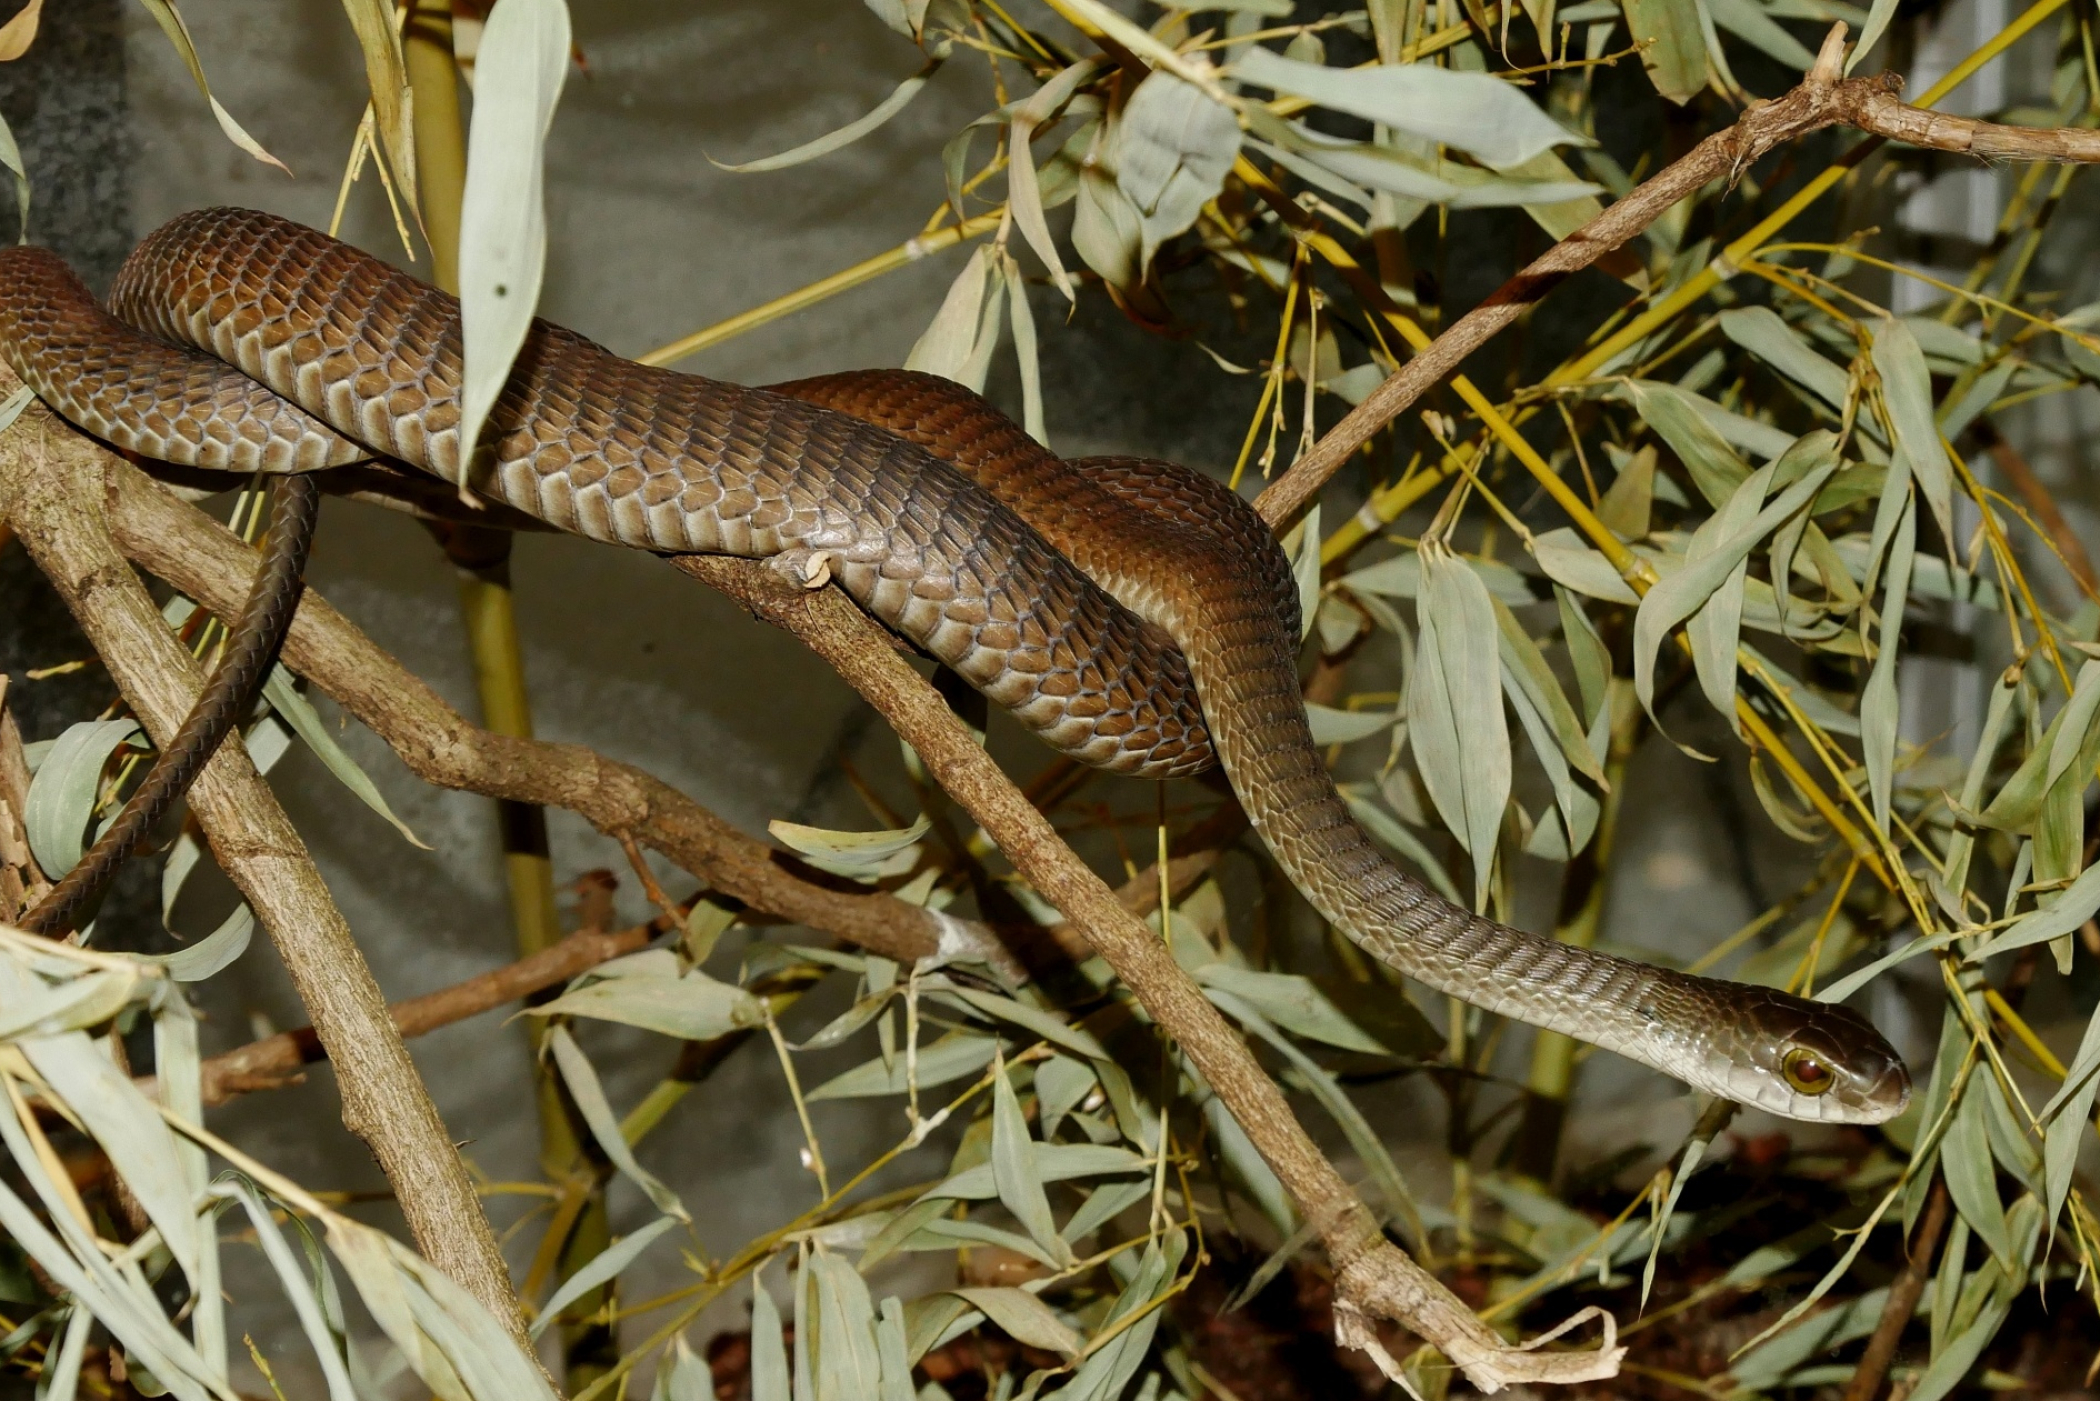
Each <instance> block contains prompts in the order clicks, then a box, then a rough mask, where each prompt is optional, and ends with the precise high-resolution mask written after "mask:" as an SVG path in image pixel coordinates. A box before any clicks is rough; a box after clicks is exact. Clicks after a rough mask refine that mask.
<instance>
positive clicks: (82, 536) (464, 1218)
mask: <svg viewBox="0 0 2100 1401" xmlns="http://www.w3.org/2000/svg"><path fill="white" fill-rule="evenodd" d="M15 383H16V381H15V379H14V376H13V374H12V372H10V371H7V370H6V369H5V368H4V367H0V395H5V394H6V393H7V392H9V391H10V390H12V389H13V388H14V386H15ZM114 460H115V459H114V458H113V457H112V456H111V454H109V453H108V452H107V451H106V450H105V449H103V448H101V447H98V446H97V445H96V444H95V443H93V442H92V441H91V440H89V439H88V438H86V437H84V436H82V435H81V434H79V433H77V432H75V431H74V430H73V429H72V428H70V427H68V426H66V425H65V424H64V423H62V422H60V421H59V419H58V418H57V417H56V416H54V415H53V414H51V413H50V412H49V411H48V410H46V409H45V408H44V407H43V406H42V405H40V404H32V405H31V406H30V407H29V408H28V409H27V410H26V411H24V413H23V415H22V417H21V418H20V419H18V420H17V421H16V423H15V425H14V428H13V429H12V431H11V432H9V433H8V435H7V436H6V438H5V440H4V442H0V515H4V516H5V517H6V518H7V520H8V522H9V523H10V524H11V525H12V526H13V527H14V529H15V531H16V532H17V534H18V535H19V536H20V538H21V540H22V543H23V545H24V546H25V547H27V549H28V550H29V553H30V556H31V558H33V559H34V560H35V561H36V563H37V566H38V568H40V569H42V570H43V571H44V573H45V575H46V576H47V577H48V578H49V579H50V581H51V584H52V587H53V588H55V589H56V590H57V591H58V593H59V596H60V597H62V598H63V599H64V600H65V602H66V606H67V607H68V608H70V609H71V610H72V612H73V615H74V616H75V617H76V618H77V619H78V620H79V622H80V626H81V630H82V631H83V632H85V633H86V634H87V636H88V640H89V641H90V642H91V643H93V644H94V647H95V650H96V651H97V652H98V653H99V654H100V655H101V656H102V658H103V660H104V662H105V664H106V665H107V666H108V668H109V672H110V675H111V677H112V678H113V679H114V680H115V681H116V683H117V687H118V689H119V690H120V691H121V692H122V693H123V695H124V698H125V700H126V701H127V702H128V703H129V704H130V705H131V707H132V709H133V710H134V711H135V712H137V714H138V716H139V719H140V720H141V721H142V722H143V723H144V724H145V726H146V729H147V731H148V732H149V733H150V734H151V735H152V736H153V738H154V740H155V742H156V743H163V744H164V743H166V742H167V741H168V740H169V739H170V738H171V737H172V736H173V735H174V733H175V731H176V729H177V728H178V727H179V726H180V725H181V723H182V719H183V717H184V716H185V715H187V714H188V713H189V710H190V707H191V706H192V705H193V704H194V703H195V701H196V698H197V694H198V692H199V690H200V689H201V683H202V676H201V674H200V671H199V668H198V665H197V662H196V659H195V658H193V657H191V656H190V654H189V653H188V652H187V651H185V650H184V649H183V648H182V646H181V644H180V643H178V642H177V641H176V640H175V637H174V635H173V634H172V633H171V632H170V631H169V630H168V627H167V625H166V623H165V622H164V621H163V620H162V618H161V615H160V610H159V609H158V608H156V607H155V606H154V604H153V600H152V599H151V597H149V596H148V595H147V593H146V590H145V588H144V586H143V585H142V584H141V583H140V582H139V579H138V576H137V575H135V574H134V573H133V572H132V570H131V566H130V565H129V564H127V563H126V562H125V560H124V557H123V556H122V555H121V554H119V553H118V552H117V550H116V547H115V546H114V545H113V544H112V543H111V541H110V538H109V531H108V526H107V523H106V521H105V519H104V515H103V509H102V507H103V500H102V498H103V492H102V491H101V490H100V484H101V481H102V472H103V468H104V465H105V464H106V463H107V462H110V461H114ZM190 807H191V810H192V811H194V812H195V813H196V814H197V819H198V822H199V823H200V825H202V827H203V829H204V834H205V836H206V838H207V839H208V840H209V841H210V843H211V847H212V852H213V854H214V856H215V857H216V858H217V859H218V862H219V865H220V866H221V868H222V869H224V870H225V872H226V874H227V876H228V877H229V878H230V879H231V880H232V881H233V883H234V885H235V887H236V888H238V889H239V891H240V892H241V895H242V896H243V897H244V898H245V899H246V900H247V901H248V904H249V906H250V907H251V908H252V909H253V910H254V911H255V914H256V917H257V919H258V920H260V921H261V923H262V926H263V928H264V929H265V930H267V931H268V932H269V934H270V937H271V939H272V940H273V941H274V942H275V944H276V946H277V950H278V953H279V955H280V956H281V957H282V958H283V960H284V965H285V968H286V971H288V972H289V973H290V974H291V977H292V982H293V985H294V987H295V988H296V989H297V991H298V993H299V997H300V1000H301V1001H302V1002H303V1003H304V1004H305V1006H306V1009H307V1012H308V1014H309V1015H310V1016H311V1017H312V1018H313V1020H314V1026H315V1028H316V1029H317V1034H318V1035H319V1037H320V1039H321V1041H322V1042H323V1043H324V1044H325V1045H326V1046H327V1047H328V1049H329V1054H330V1056H331V1057H332V1058H333V1059H334V1060H335V1062H336V1066H337V1079H338V1081H339V1083H340V1084H341V1086H342V1096H343V1122H344V1124H345V1126H346V1127H348V1128H349V1129H350V1131H351V1132H352V1133H354V1134H356V1135H357V1136H358V1137H360V1138H362V1139H363V1140H364V1141H365V1143H366V1145H367V1146H368V1147H369V1148H370V1149H371V1150H372V1154H373V1156H374V1157H375V1158H376V1159H377V1160H378V1161H379V1164H380V1167H381V1168H382V1170H384V1172H385V1173H386V1176H387V1180H388V1182H389V1183H390V1184H391V1185H392V1187H393V1189H394V1194H395V1196H396V1198H397V1199H398V1200H399V1201H400V1203H401V1209H402V1213H403V1215H405V1216H406V1217H407V1219H408V1224H409V1229H410V1231H411V1233H412V1234H413V1235H414V1237H415V1240H416V1245H417V1248H418V1249H420V1250H421V1251H422V1252H423V1254H424V1255H425V1256H427V1257H428V1258H429V1259H430V1260H431V1261H432V1263H434V1264H436V1265H437V1266H438V1268H440V1269H442V1270H444V1271H445V1273H446V1274H448V1275H450V1276H451V1277H452V1278H453V1279H455V1280H457V1281H458V1282H459V1283H460V1284H461V1285H462V1286H463V1287H464V1288H466V1289H467V1291H468V1292H470V1293H471V1294H473V1295H474V1296H475V1297H476V1298H477V1299H479V1300H481V1302H482V1303H483V1304H484V1305H485V1306H486V1307H487V1308H488V1309H489V1311H490V1312H491V1313H492V1314H493V1315H494V1316H495V1317H496V1318H497V1319H498V1320H499V1321H500V1322H501V1323H502V1324H503V1325H504V1326H505V1327H506V1328H508V1329H510V1330H511V1331H512V1332H513V1333H514V1334H515V1335H516V1336H517V1338H518V1339H519V1341H520V1344H521V1345H523V1344H524V1332H523V1327H522V1322H521V1319H520V1316H519V1312H518V1305H517V1300H516V1297H515V1296H514V1295H513V1293H512V1292H511V1285H510V1274H509V1271H508V1270H507V1268H506V1267H505V1265H504V1263H503V1256H502V1253H501V1252H500V1251H499V1250H498V1249H497V1246H496V1238H495V1234H494V1233H493V1232H492V1231H491V1230H490V1229H489V1224H488V1218H487V1217H486V1216H485V1215H484V1214H483V1213H482V1209H481V1201H480V1198H479V1196H478V1195H477V1194H476V1191H475V1188H474V1182H473V1179H472V1178H471V1177H469V1176H468V1175H467V1171H466V1166H465V1164H463V1163H462V1162H461V1161H460V1159H459V1154H458V1152H457V1151H456V1150H455V1149H454V1148H453V1146H452V1139H451V1136H450V1135H449V1134H448V1133H446V1131H445V1124H444V1121H443V1120H442V1119H441V1118H439V1116H438V1112H437V1107H436V1105H434V1104H433V1103H432V1102H431V1099H430V1095H429V1092H428V1091H427V1090H426V1089H425V1088H424V1085H423V1082H422V1080H421V1078H420V1077H419V1076H418V1075H417V1074H416V1069H415V1065H414V1063H413V1062H411V1061H410V1059H409V1056H408V1048H407V1046H405V1045H404V1044H403V1043H402V1040H401V1036H400V1034H399V1033H398V1032H397V1031H396V1030H395V1029H394V1024H393V1021H392V1019H391V1018H390V1017H389V1016H388V1015H387V1010H386V1000H385V999H384V998H383V997H381V996H380V992H379V985H378V984H377V983H376V982H374V981H373V979H372V972H371V969H370V968H368V967H367V966H366V964H365V961H364V955H363V954H362V953H361V952H360V951H359V950H358V947H357V943H356V941H355V940H354V939H353V938H351V935H350V927H349V925H348V924H347V923H346V922H345V921H344V919H343V916H342V912H341V911H340V910H338V909H337V908H336V906H335V902H334V900H333V899H332V898H331V897H330V896H329V893H328V888H327V886H326V885H325V884H323V883H322V880H321V877H320V873H319V872H318V871H316V870H315V869H314V865H313V860H312V858H311V857H309V856H308V854H307V851H306V847H305V844H304V843H302V842H301V841H300V840H299V834H298V832H297V831H296V830H295V829H294V828H293V826H292V824H291V822H290V820H289V819H287V818H286V817H285V815H284V810H283V809H282V808H281V807H279V806H278V804H277V800H276V798H275V797H274V796H273V795H272V794H271V792H270V789H269V786H268V785H267V784H266V783H264V782H263V780H262V777H261V775H259V774H257V773H256V771H255V766H254V765H253V764H252V763H251V762H250V761H249V759H248V754H247V751H246V749H244V748H243V747H242V746H240V745H238V744H225V745H221V746H220V748H219V750H218V752H217V753H215V754H214V755H213V756H212V758H211V760H210V762H208V763H207V764H206V765H205V767H204V770H203V772H202V774H201V775H200V776H199V777H198V779H197V782H196V785H195V786H194V787H193V788H192V789H191V790H190Z"/></svg>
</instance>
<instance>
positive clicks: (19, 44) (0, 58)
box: [0, 0, 44, 63]
mask: <svg viewBox="0 0 2100 1401" xmlns="http://www.w3.org/2000/svg"><path fill="white" fill-rule="evenodd" d="M43 8H44V0H29V3H28V4H26V5H24V6H23V7H22V8H21V9H20V10H19V11H17V12H16V14H15V16H14V18H13V19H10V20H9V21H8V22H7V23H5V24H0V63H12V62H14V60H16V59H18V58H20V57H21V56H22V55H23V54H26V53H28V52H29V46H30V45H31V44H34V43H35V42H36V28H37V17H38V15H40V14H41V13H42V11H43Z"/></svg>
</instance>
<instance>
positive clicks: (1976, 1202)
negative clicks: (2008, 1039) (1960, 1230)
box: [1940, 1062, 2012, 1262]
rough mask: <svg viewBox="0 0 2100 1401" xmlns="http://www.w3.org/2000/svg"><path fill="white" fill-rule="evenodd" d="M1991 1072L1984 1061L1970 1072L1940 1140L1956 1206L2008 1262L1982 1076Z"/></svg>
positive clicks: (2008, 1236)
mask: <svg viewBox="0 0 2100 1401" xmlns="http://www.w3.org/2000/svg"><path fill="white" fill-rule="evenodd" d="M1990 1073H1991V1071H1990V1067H1989V1066H1988V1065H1986V1064H1983V1063H1981V1062H1979V1063H1978V1064H1977V1066H1976V1068H1975V1069H1974V1070H1973V1071H1971V1072H1970V1076H1969V1083H1968V1084H1967V1086H1965V1087H1964V1090H1963V1093H1962V1097H1961V1103H1960V1104H1959V1105H1958V1106H1957V1107H1956V1108H1955V1111H1954V1121H1953V1122H1952V1123H1950V1124H1948V1125H1947V1134H1946V1137H1945V1138H1943V1139H1942V1140H1941V1141H1940V1164H1941V1169H1942V1171H1944V1172H1945V1173H1946V1177H1947V1192H1948V1194H1949V1195H1950V1196H1952V1197H1953V1198H1954V1206H1955V1209H1956V1210H1958V1211H1960V1212H1961V1214H1962V1219H1963V1220H1965V1221H1967V1222H1968V1223H1969V1227H1970V1229H1971V1230H1973V1231H1975V1232H1976V1234H1977V1235H1978V1236H1980V1237H1982V1238H1983V1243H1984V1244H1985V1245H1988V1246H1989V1247H1990V1248H1991V1254H1993V1255H1995V1256H1997V1257H1998V1259H1999V1261H2000V1262H2007V1261H2010V1260H2011V1258H2012V1233H2011V1232H2010V1231H2009V1230H2008V1229H2007V1228H2006V1224H2005V1204H2004V1203H2003V1202H2002V1201H2000V1200H1999V1197H1998V1181H1997V1175H1998V1170H1997V1168H1996V1167H1994V1166H1993V1165H1992V1159H1991V1141H1990V1136H1989V1134H1988V1132H1987V1131H1986V1129H1985V1126H1984V1113H1985V1105H1984V1102H1983V1099H1984V1086H1983V1083H1982V1079H1981V1077H1983V1076H1987V1075H1989V1074H1990Z"/></svg>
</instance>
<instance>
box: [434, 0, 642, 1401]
mask: <svg viewBox="0 0 2100 1401" xmlns="http://www.w3.org/2000/svg"><path fill="white" fill-rule="evenodd" d="M403 40H404V46H405V56H406V58H407V61H408V75H409V86H410V89H411V91H412V92H413V94H414V98H415V141H416V164H417V167H418V174H419V176H420V184H421V193H422V197H423V198H422V207H423V222H424V233H425V236H426V237H427V239H428V240H429V243H430V254H431V273H432V276H433V279H434V280H435V281H436V283H437V285H438V286H439V287H442V288H444V289H445V290H446V291H448V292H455V293H456V292H457V291H458V290H459V252H460V247H459V240H460V211H461V206H462V204H463V202H464V198H465V194H466V179H467V140H466V128H465V125H464V122H463V120H462V115H461V110H460V92H459V89H460V75H459V66H458V62H457V60H456V58H455V56H454V53H453V48H452V6H451V0H414V6H413V8H412V10H411V11H410V14H409V19H408V26H407V29H406V31H405V33H404V35H403ZM455 538H456V540H457V542H458V543H459V544H460V545H464V546H466V551H465V552H462V551H461V550H460V549H448V553H451V554H452V555H453V557H454V563H455V564H457V565H458V566H459V570H460V576H459V598H460V614H461V618H462V620H463V621H464V623H465V624H466V631H467V646H468V651H469V653H470V654H471V656H472V659H473V664H474V682H475V689H476V691H477V692H478V694H479V696H480V699H481V712H482V723H483V724H484V725H486V726H487V727H488V728H489V729H491V730H493V731H495V732H496V733H497V734H502V735H510V736H514V737H516V738H521V739H529V738H531V737H532V702H531V698H530V696H529V694H528V692H527V690H526V686H525V667H524V658H523V655H522V653H521V652H520V650H519V647H518V623H517V609H516V604H515V600H514V598H513V596H512V593H511V587H510V537H509V536H508V535H507V534H503V533H501V532H495V531H472V530H471V529H470V530H469V531H468V532H465V533H463V534H462V535H461V536H459V537H455ZM468 554H473V555H474V556H475V557H474V558H468V557H467V555H468ZM497 820H498V826H499V831H500V834H501V839H502V843H503V867H504V877H505V881H506V884H507V886H508V888H509V892H510V908H511V925H512V931H513V934H514V937H515V942H516V946H517V950H518V953H519V955H520V956H521V957H526V956H530V955H532V954H535V953H538V952H540V951H541V950H543V949H547V948H551V947H552V946H553V945H554V944H556V943H557V942H559V941H560V939H561V937H562V929H561V918H560V915H559V913H558V911H557V910H556V908H555V903H554V867H553V864H552V862H551V861H550V860H549V859H548V853H547V817H546V814H545V813H544V812H543V811H542V810H541V809H539V808H538V807H535V806H532V805H530V804H526V803H513V802H507V801H499V802H498V803H497ZM542 1032H543V1028H542V1027H541V1026H540V1025H539V1024H538V1023H537V1022H534V1023H533V1024H532V1025H531V1026H530V1027H528V1029H527V1035H528V1036H530V1037H532V1038H533V1040H534V1042H535V1045H536V1044H537V1042H538V1038H539V1036H540V1035H541V1034H542ZM533 1088H534V1098H535V1100H536V1102H537V1105H538V1110H539V1120H540V1162H541V1166H542V1168H543V1169H544V1170H545V1171H547V1172H548V1174H549V1175H550V1176H551V1177H554V1178H555V1179H556V1180H560V1179H561V1178H562V1177H563V1176H565V1175H567V1176H571V1177H573V1176H575V1175H578V1174H581V1175H583V1179H584V1180H583V1183H582V1200H581V1201H580V1202H579V1203H578V1204H577V1205H576V1206H575V1208H574V1209H573V1210H572V1211H570V1212H565V1213H558V1215H557V1220H556V1222H555V1223H554V1226H553V1227H552V1228H550V1232H549V1239H548V1242H547V1244H548V1245H549V1246H551V1247H552V1250H551V1251H546V1250H543V1252H542V1253H550V1254H551V1255H552V1256H553V1259H554V1261H555V1262H556V1263H555V1268H556V1269H558V1270H559V1271H560V1273H561V1274H562V1275H564V1276H566V1275H568V1274H571V1273H573V1272H574V1271H575V1270H576V1269H577V1268H579V1267H580V1266H582V1265H583V1264H584V1263H585V1262H587V1261H589V1260H590V1259H592V1258H594V1257H595V1256H596V1255H597V1254H598V1253H599V1252H600V1251H602V1250H604V1249H605V1247H606V1246H607V1245H608V1244H609V1243H610V1242H611V1240H612V1231H611V1223H610V1220H609V1218H608V1217H607V1215H606V1210H605V1193H604V1190H603V1186H602V1184H601V1183H600V1182H599V1181H598V1180H597V1179H596V1175H595V1174H594V1173H592V1171H591V1168H590V1166H589V1165H588V1164H587V1163H585V1162H584V1161H583V1158H582V1141H581V1136H580V1135H579V1133H578V1132H577V1128H576V1125H575V1124H574V1123H573V1122H572V1121H571V1118H570V1110H569V1107H568V1105H567V1103H566V1102H565V1100H564V1098H563V1095H562V1092H561V1086H560V1084H559V1082H558V1080H557V1079H556V1077H555V1075H554V1073H553V1071H552V1070H551V1069H550V1068H549V1067H547V1065H546V1064H545V1063H544V1062H542V1061H539V1060H537V1059H535V1063H534V1084H533ZM556 1230H558V1231H559V1235H558V1236H557V1235H556V1234H555V1232H556ZM609 1290H610V1286H608V1287H607V1289H605V1290H598V1291H593V1293H592V1294H590V1295H587V1296H585V1297H584V1298H582V1299H579V1300H577V1301H576V1303H575V1304H573V1305H572V1306H571V1307H570V1308H569V1309H568V1310H567V1311H566V1313H565V1315H564V1318H563V1323H562V1337H563V1343H564V1350H565V1352H566V1353H567V1362H568V1367H567V1384H568V1389H569V1390H570V1391H574V1390H575V1389H576V1388H578V1387H579V1386H584V1385H587V1384H589V1383H590V1382H591V1381H592V1380H593V1379H595V1378H596V1377H598V1376H600V1375H602V1374H603V1373H604V1371H605V1370H606V1368H607V1367H608V1366H609V1365H610V1364H611V1359H609V1358H607V1357H605V1356H603V1355H601V1351H602V1350H601V1349H600V1348H598V1347H595V1346H593V1342H594V1338H593V1325H592V1324H591V1323H590V1322H589V1320H590V1319H591V1318H592V1316H593V1315H594V1314H595V1313H597V1312H598V1311H599V1310H600V1309H601V1308H603V1307H604V1305H605V1303H606V1301H607V1299H608V1298H609ZM616 1350H617V1345H616V1344H615V1352H616Z"/></svg>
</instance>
